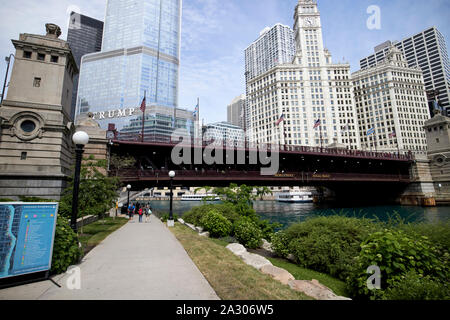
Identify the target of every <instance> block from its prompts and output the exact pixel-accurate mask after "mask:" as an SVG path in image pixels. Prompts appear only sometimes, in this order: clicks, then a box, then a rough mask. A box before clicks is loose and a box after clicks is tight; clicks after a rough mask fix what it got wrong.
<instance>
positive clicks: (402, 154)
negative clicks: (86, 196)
mask: <svg viewBox="0 0 450 320" xmlns="http://www.w3.org/2000/svg"><path fill="white" fill-rule="evenodd" d="M188 141H189V142H190V143H189V144H187V145H186V146H191V147H199V146H201V147H207V146H216V147H219V148H220V147H221V148H224V149H246V150H250V151H253V150H255V151H256V150H261V149H263V150H272V151H277V150H279V151H280V152H292V153H304V154H318V155H330V156H346V157H355V158H356V157H357V158H371V159H374V158H375V159H382V160H406V161H411V160H414V153H412V152H411V151H409V150H408V151H400V150H399V151H397V152H375V151H363V150H352V149H343V148H326V147H310V146H295V145H274V144H255V143H250V142H246V143H244V142H241V143H233V144H231V145H227V143H226V142H225V141H224V142H217V141H214V140H202V139H189V140H188ZM114 142H117V143H133V144H157V145H163V146H172V147H173V146H176V145H178V144H179V143H180V142H181V139H180V140H178V141H174V140H171V139H170V138H168V137H166V136H145V140H144V142H142V139H141V138H140V135H131V136H130V134H127V135H118V136H116V138H115V140H114Z"/></svg>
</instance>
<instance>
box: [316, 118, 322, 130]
mask: <svg viewBox="0 0 450 320" xmlns="http://www.w3.org/2000/svg"><path fill="white" fill-rule="evenodd" d="M320 124H321V121H320V119H318V120H317V121H316V122H315V123H314V129H315V128H317V127H319V126H320Z"/></svg>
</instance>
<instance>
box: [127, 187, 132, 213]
mask: <svg viewBox="0 0 450 320" xmlns="http://www.w3.org/2000/svg"><path fill="white" fill-rule="evenodd" d="M130 190H131V185H130V184H129V185H127V191H128V200H127V210H128V208H129V207H130Z"/></svg>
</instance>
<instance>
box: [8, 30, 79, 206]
mask: <svg viewBox="0 0 450 320" xmlns="http://www.w3.org/2000/svg"><path fill="white" fill-rule="evenodd" d="M46 29H47V34H46V35H45V36H43V35H34V34H26V33H25V34H21V35H20V37H19V40H12V42H13V45H14V47H15V49H16V52H15V62H14V67H13V69H12V74H11V82H10V85H9V90H8V94H7V97H6V98H5V100H3V103H2V105H1V106H0V123H1V125H0V198H12V199H17V198H18V197H19V196H28V197H42V198H46V199H59V198H60V195H61V193H62V191H63V190H64V188H65V187H66V186H67V181H68V179H69V177H70V175H71V173H72V164H73V148H74V146H73V142H72V135H73V133H74V125H73V123H72V121H71V117H70V111H71V103H72V88H73V79H74V76H75V75H76V74H77V73H78V68H77V65H76V62H75V59H74V58H73V55H72V53H71V50H70V47H69V44H68V43H67V42H66V41H64V40H61V39H59V38H58V37H59V36H60V35H61V29H60V28H59V27H58V26H56V25H54V24H47V25H46Z"/></svg>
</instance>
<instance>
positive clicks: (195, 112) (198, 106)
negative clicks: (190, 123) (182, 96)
mask: <svg viewBox="0 0 450 320" xmlns="http://www.w3.org/2000/svg"><path fill="white" fill-rule="evenodd" d="M199 110H200V105H199V103H197V105H196V106H195V110H194V112H193V113H192V115H193V116H194V117H197V114H198V111H199Z"/></svg>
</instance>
